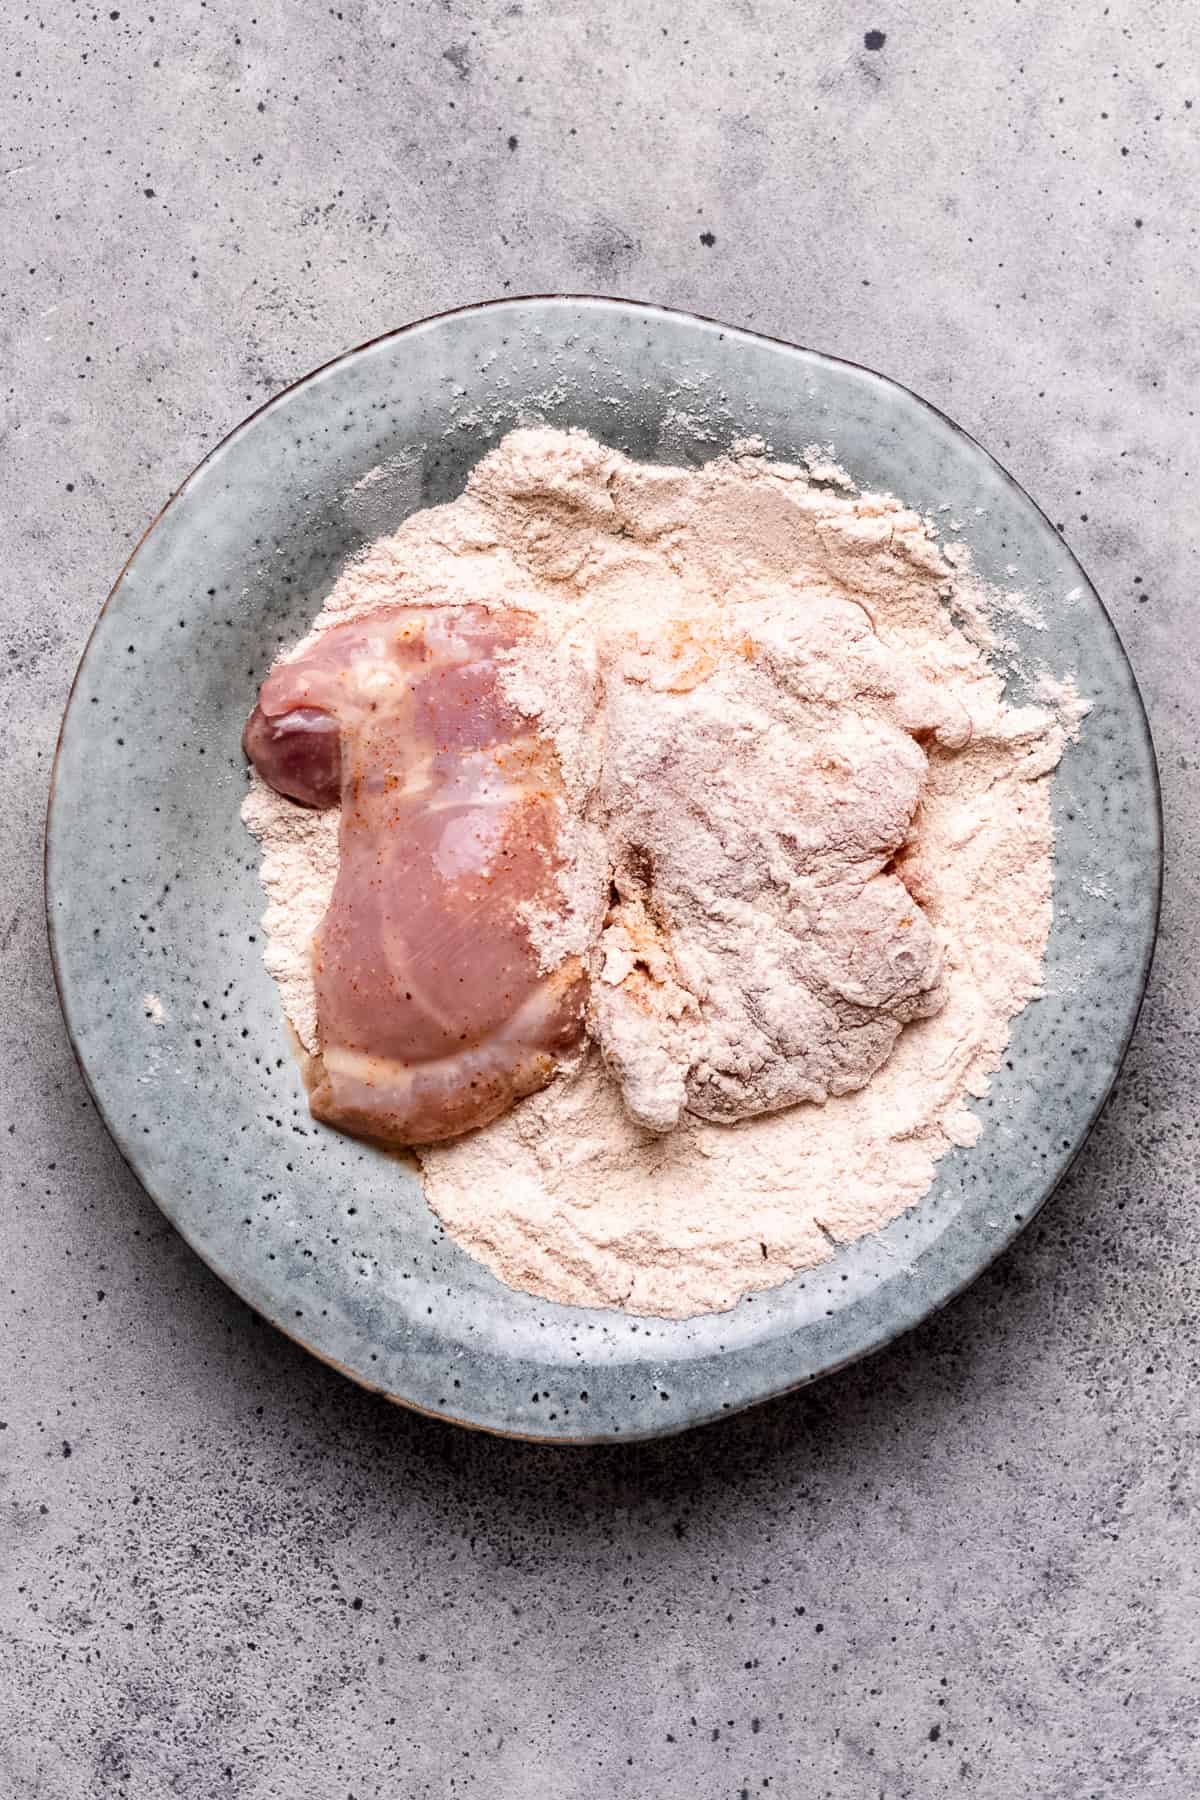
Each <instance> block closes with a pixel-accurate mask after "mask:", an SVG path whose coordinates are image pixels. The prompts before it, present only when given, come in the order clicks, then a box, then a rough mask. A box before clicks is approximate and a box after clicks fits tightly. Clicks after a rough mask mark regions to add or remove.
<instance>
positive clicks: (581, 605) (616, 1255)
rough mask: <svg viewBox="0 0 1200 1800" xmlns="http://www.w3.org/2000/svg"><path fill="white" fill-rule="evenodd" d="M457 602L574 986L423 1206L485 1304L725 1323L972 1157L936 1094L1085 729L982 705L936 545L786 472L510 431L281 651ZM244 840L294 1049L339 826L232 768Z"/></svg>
mask: <svg viewBox="0 0 1200 1800" xmlns="http://www.w3.org/2000/svg"><path fill="white" fill-rule="evenodd" d="M471 602H473V603H478V604H482V605H484V606H487V607H493V608H495V607H513V608H517V609H519V610H521V611H522V612H524V613H527V614H528V613H532V614H534V615H536V617H537V618H538V619H539V620H540V623H541V626H542V630H541V631H540V632H537V633H534V634H531V635H530V636H529V637H528V639H527V640H522V642H521V643H520V645H519V646H518V647H516V648H514V649H513V650H512V651H511V652H508V653H506V655H505V659H504V665H505V666H504V670H503V683H504V687H505V691H506V693H507V695H508V697H509V699H510V700H511V701H512V702H513V703H514V704H515V705H516V706H517V707H518V708H519V710H520V711H521V712H522V713H524V714H525V715H526V716H528V717H529V718H530V719H531V720H532V721H534V722H535V724H536V728H537V730H538V731H539V732H540V733H542V734H543V735H544V736H545V737H548V738H550V739H552V740H553V743H554V745H555V748H556V750H557V753H558V758H559V762H560V764H561V769H562V776H563V785H564V792H565V795H566V802H565V804H566V808H567V812H568V817H567V819H566V821H565V827H564V841H565V843H566V844H567V847H568V854H567V856H566V859H565V860H566V864H567V867H566V869H565V872H564V874H563V876H562V888H563V891H562V897H561V905H555V906H546V907H543V908H542V910H541V911H540V913H539V914H538V915H537V916H531V917H530V918H529V921H528V923H529V927H530V932H531V936H532V939H533V942H534V944H535V946H536V947H537V950H538V953H539V956H540V958H541V960H542V962H543V965H544V966H545V968H546V969H552V968H553V967H554V966H555V965H556V964H559V963H561V961H562V959H563V958H564V957H567V956H581V957H583V958H584V959H585V961H586V963H587V965H588V967H589V968H590V970H591V977H592V981H591V1001H590V1005H589V1013H588V1042H587V1046H586V1048H585V1050H584V1051H583V1052H582V1054H581V1055H580V1056H579V1057H578V1058H577V1059H576V1061H575V1062H574V1064H573V1065H572V1066H571V1067H569V1068H568V1069H566V1070H565V1071H564V1072H563V1073H562V1074H560V1075H559V1076H558V1077H556V1079H555V1080H553V1081H552V1082H551V1084H550V1085H549V1086H548V1087H546V1088H545V1089H543V1090H542V1091H541V1092H540V1093H537V1094H534V1095H532V1096H531V1097H530V1098H528V1099H526V1100H523V1101H521V1102H520V1103H518V1104H517V1105H516V1106H515V1107H514V1108H513V1109H512V1110H511V1111H510V1112H508V1113H507V1114H505V1115H504V1116H502V1117H501V1118H500V1119H498V1120H496V1121H495V1122H494V1123H493V1124H491V1125H488V1126H485V1127H484V1128H483V1129H482V1130H478V1131H475V1132H472V1133H470V1134H469V1135H467V1136H465V1137H462V1138H459V1139H455V1140H451V1141H449V1142H445V1143H441V1144H438V1145H435V1146H429V1147H426V1148H424V1149H422V1150H420V1152H419V1156H420V1162H421V1167H422V1171H423V1175H424V1183H425V1192H426V1195H427V1197H428V1200H429V1203H430V1205H431V1206H432V1207H433V1208H434V1210H435V1211H436V1212H437V1213H438V1215H439V1216H440V1218H441V1219H442V1220H443V1221H444V1223H445V1225H446V1228H447V1229H448V1230H449V1231H450V1233H451V1234H452V1235H453V1236H454V1237H455V1238H456V1239H457V1240H458V1241H459V1242H460V1243H461V1244H463V1245H464V1246H465V1247H466V1248H467V1249H468V1250H470V1251H471V1252H472V1253H473V1254H474V1255H476V1256H478V1257H479V1258H481V1260H483V1261H484V1262H485V1263H487V1264H488V1265H489V1267H491V1268H492V1269H493V1270H494V1271H495V1272H496V1274H497V1275H499V1276H500V1277H501V1278H502V1279H503V1280H504V1281H506V1282H509V1283H510V1284H511V1285H513V1286H516V1287H521V1288H526V1289H529V1290H530V1291H532V1292H535V1293H538V1294H543V1295H545V1296H547V1297H548V1298H551V1299H555V1300H562V1301H568V1302H573V1303H576V1304H582V1305H594V1306H622V1307H625V1308H626V1309H628V1310H629V1311H632V1312H637V1313H649V1314H658V1315H663V1316H687V1315H689V1314H693V1313H698V1312H705V1311H710V1310H717V1309H721V1308H724V1307H728V1306H731V1305H732V1304H733V1303H734V1302H735V1301H736V1300H737V1299H738V1298H739V1297H740V1296H741V1295H743V1294H745V1293H747V1292H749V1291H751V1290H753V1289H757V1288H765V1287H770V1286H772V1285H774V1284H775V1283H777V1282H780V1281H783V1280H784V1279H786V1278H787V1276H789V1275H791V1274H793V1273H794V1272H795V1271H797V1270H799V1269H805V1268H810V1267H812V1266H813V1265H814V1264H817V1263H819V1262H822V1261H824V1260H825V1259H826V1258H827V1257H829V1256H830V1255H831V1254H832V1250H833V1248H834V1247H835V1246H836V1245H837V1244H838V1243H842V1242H846V1241H849V1240H851V1239H853V1238H856V1237H861V1236H862V1235H863V1233H865V1232H868V1231H871V1230H874V1229H876V1228H878V1227H879V1226H881V1225H883V1224H885V1223H886V1222H887V1221H888V1220H890V1219H892V1218H894V1217H896V1215H897V1214H898V1213H900V1212H902V1211H903V1210H904V1209H905V1208H906V1207H909V1206H911V1205H913V1204H914V1203H915V1202H916V1201H918V1200H919V1199H920V1198H921V1196H922V1195H923V1194H924V1193H925V1191H926V1189H927V1188H928V1187H929V1184H930V1182H931V1180H932V1178H933V1173H934V1168H935V1165H936V1163H937V1160H938V1158H939V1157H940V1156H941V1155H942V1154H943V1153H944V1152H945V1151H946V1150H947V1149H948V1148H949V1147H950V1146H951V1145H952V1144H964V1145H965V1144H970V1143H973V1142H974V1140H975V1138H976V1137H977V1135H978V1133H979V1130H980V1123H979V1120H978V1118H977V1117H976V1116H975V1114H973V1113H972V1112H971V1110H970V1108H969V1106H968V1104H967V1102H968V1101H969V1100H970V1099H971V1098H972V1097H977V1096H979V1095H981V1094H982V1093H984V1092H985V1091H986V1088H987V1082H988V1076H989V1074H990V1073H991V1072H992V1071H993V1070H994V1069H996V1068H997V1067H998V1065H999V1063H1000V1060H1001V1058H1002V1056H1003V1053H1004V1049H1005V1046H1006V1044H1007V1041H1008V1036H1009V1030H1010V1025H1011V1021H1012V1019H1013V1017H1014V1016H1015V1015H1016V1014H1017V1013H1018V1012H1020V1011H1021V1009H1022V1008H1023V1007H1024V1005H1025V1004H1026V1002H1027V1001H1029V1000H1030V999H1032V998H1034V997H1035V996H1036V995H1037V993H1038V992H1039V985H1040V979H1041V962H1042V955H1043V952H1044V949H1045V945H1046V938H1047V933H1048V931H1049V926H1050V892H1051V850H1052V831H1051V823H1050V809H1049V781H1050V775H1051V772H1052V771H1053V769H1054V767H1055V765H1056V763H1057V761H1058V759H1059V756H1060V754H1061V751H1062V747H1063V742H1064V738H1065V736H1066V734H1067V733H1068V732H1069V731H1072V730H1074V729H1075V728H1076V727H1077V725H1078V721H1079V718H1080V717H1081V716H1082V713H1083V712H1084V711H1085V710H1086V708H1085V707H1084V706H1083V704H1082V703H1081V702H1080V701H1079V699H1078V696H1077V695H1076V694H1075V693H1074V691H1073V689H1072V687H1071V685H1070V684H1069V683H1066V684H1063V683H1058V684H1049V683H1047V684H1044V685H1043V687H1042V689H1041V690H1039V691H1040V692H1042V693H1044V694H1046V695H1047V697H1048V699H1047V705H1046V706H1045V707H1032V706H1021V707H1017V706H1012V705H1009V704H1006V702H1005V699H1004V693H1003V681H1002V679H1001V677H1000V676H999V675H998V674H997V673H996V672H995V671H994V670H993V669H992V667H991V666H990V664H989V662H988V660H987V657H986V654H985V653H986V650H987V648H988V646H989V645H990V644H992V643H994V641H995V640H994V637H993V634H992V627H991V625H990V624H989V618H990V616H991V615H992V613H993V612H994V610H995V606H996V602H994V601H993V600H990V599H989V597H988V596H987V595H986V594H985V593H984V592H983V591H982V589H981V588H980V587H979V586H978V584H977V583H975V582H974V581H973V579H972V577H971V575H970V571H969V567H968V565H967V563H966V560H965V558H964V557H963V556H962V554H961V553H956V552H955V550H954V548H953V547H950V548H949V549H948V550H947V551H943V550H942V548H940V547H939V544H938V543H937V541H936V539H935V537H934V535H933V532H932V529H931V527H930V526H929V525H928V523H927V522H926V521H925V520H923V519H922V518H921V517H920V516H919V515H918V514H917V513H915V512H912V511H910V510H908V509H907V508H905V507H904V506H903V505H901V504H900V503H899V502H898V501H896V500H894V499H891V498H889V497H886V496H880V495H873V494H859V493H856V492H855V491H854V490H853V488H852V487H851V485H850V483H849V482H848V480H847V479H846V478H845V477H844V476H843V475H842V474H841V471H839V470H838V469H836V467H834V466H832V465H831V464H829V463H828V462H819V461H818V459H817V458H816V456H815V455H814V456H813V457H810V459H809V462H808V465H807V466H806V467H795V466H785V465H781V464H772V463H770V462H768V461H767V460H766V459H765V457H764V456H763V455H762V454H761V453H759V452H758V451H757V450H756V448H755V446H753V445H740V446H734V449H733V450H732V451H731V452H730V453H729V454H728V455H726V456H724V457H720V458H718V459H717V460H716V461H714V462H712V463H709V464H708V465H707V466H706V467H704V468H702V469H696V470H684V469H672V468H660V467H652V466H646V465H642V464H638V463H635V462H632V461H630V460H629V459H628V458H627V457H625V456H623V455H621V454H620V453H618V452H616V451H612V450H609V449H606V448H604V447H603V446H602V445H600V444H598V443H596V442H595V441H594V440H593V439H591V438H589V437H587V436H586V435H584V434H583V433H581V432H560V431H553V430H549V429H534V430H524V431H517V432H514V433H512V434H511V435H510V436H509V437H507V438H506V439H505V440H504V441H503V443H502V444H501V445H500V446H499V448H498V449H496V450H495V451H493V452H492V453H491V454H490V455H489V456H487V457H486V458H484V460H483V461H482V462H481V463H480V464H479V465H478V466H477V468H476V469H475V470H474V472H473V473H472V476H471V478H470V481H469V482H468V485H467V490H466V492H465V494H464V495H463V496H462V497H461V498H460V499H459V500H457V501H455V502H454V503H453V504H452V505H449V506H443V507H437V508H433V509H430V510H428V511H426V512H422V513H418V514H416V515H415V516H413V517H412V518H410V519H409V520H407V521H406V523H405V524H404V525H403V526H402V528H401V529H400V530H399V531H398V532H397V533H396V534H395V535H394V536H393V537H390V538H385V539H382V540H381V541H380V542H378V543H376V544H374V545H373V546H372V547H371V548H370V549H369V550H368V551H367V552H366V553H365V554H364V555H363V556H362V557H361V558H360V559H359V560H357V561H356V562H354V563H353V564H351V565H350V567H349V568H348V569H347V570H346V571H345V573H344V574H343V575H342V577H341V579H340V580H339V582H338V583H337V585H336V587H335V588H334V590H333V593H332V594H331V595H330V597H329V600H328V602H327V604H326V606H325V609H324V611H323V612H322V614H321V617H320V618H319V619H318V620H317V622H316V625H315V626H314V629H313V633H311V634H310V636H309V637H308V638H307V639H306V640H305V643H306V644H311V643H312V641H313V639H314V637H315V636H318V635H320V633H322V632H323V631H324V630H326V629H328V628H329V627H330V626H331V625H334V624H338V623H341V622H343V621H346V620H348V619H350V618H353V617H355V616H357V615H361V614H363V613H366V612H370V611H373V610H374V609H376V608H378V607H381V606H385V605H387V606H396V605H404V604H412V605H425V606H428V605H430V604H434V605H436V604H439V603H440V604H466V603H471ZM1000 604H1003V602H1001V603H1000ZM244 817H245V819H246V821H247V823H248V824H249V826H250V828H251V830H252V831H254V832H255V834H256V835H257V836H258V837H259V839H260V840H261V843H262V847H263V863H262V878H263V883H264V886H265V888H266V890H267V895H268V898H269V901H270V904H269V906H268V909H267V912H266V914H265V918H264V924H265V926H266V931H267V935H268V948H267V952H266V957H267V965H268V967H269V968H270V970H271V972H272V973H273V974H274V976H275V977H276V980H277V981H278V983H279V987H280V990H281V994H282V998H283V1003H284V1007H285V1010H286V1012H287V1014H288V1017H289V1019H290V1020H291V1022H292V1024H293V1026H294V1028H295V1031H296V1034H297V1036H298V1037H299V1039H300V1041H301V1043H302V1044H303V1045H304V1046H305V1047H306V1048H307V1049H308V1050H310V1051H311V1050H315V1048H316V1017H315V1007H314V998H313V986H312V975H311V956H310V943H311V938H312V934H313V931H314V929H315V928H316V926H317V924H318V923H319V921H320V919H321V918H322V916H323V914H324V912H325V909H326V907H327V905H328V903H329V897H330V893H331V891H332V885H333V880H334V877H335V875H336V872H337V858H338V847H337V823H338V821H337V813H336V810H331V811H328V812H310V811H306V810H304V809H303V808H301V807H298V806H296V805H294V804H293V803H292V802H290V801H288V800H286V799H283V798H281V797H280V796H279V795H277V794H276V793H274V792H273V791H272V790H271V789H269V788H267V787H266V786H264V785H263V784H262V783H261V782H259V781H258V780H257V779H256V780H255V781H254V783H253V786H252V788H251V792H250V794H249V796H248V798H247V801H246V804H245V808H244Z"/></svg>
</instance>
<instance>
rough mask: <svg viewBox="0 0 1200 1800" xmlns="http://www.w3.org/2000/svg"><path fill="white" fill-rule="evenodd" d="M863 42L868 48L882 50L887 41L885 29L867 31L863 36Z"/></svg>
mask: <svg viewBox="0 0 1200 1800" xmlns="http://www.w3.org/2000/svg"><path fill="white" fill-rule="evenodd" d="M863 43H864V44H865V45H866V47H867V49H868V50H882V49H883V46H884V45H885V44H886V43H887V32H886V31H868V32H866V33H865V34H864V36H863Z"/></svg>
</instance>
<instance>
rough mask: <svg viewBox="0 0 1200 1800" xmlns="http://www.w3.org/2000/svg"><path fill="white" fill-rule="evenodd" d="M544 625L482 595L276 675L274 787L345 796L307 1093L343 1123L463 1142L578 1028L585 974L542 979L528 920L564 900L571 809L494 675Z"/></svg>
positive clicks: (330, 645) (399, 1135) (264, 740)
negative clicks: (563, 842)
mask: <svg viewBox="0 0 1200 1800" xmlns="http://www.w3.org/2000/svg"><path fill="white" fill-rule="evenodd" d="M532 629H533V627H532V621H530V620H529V619H528V618H526V617H524V616H522V615H517V614H514V613H512V612H505V613H502V614H499V613H496V614H494V613H490V612H488V611H487V610H486V609H485V608H483V607H479V606H466V607H459V608H454V607H432V608H429V609H423V610H415V609H411V608H406V607H389V608H386V609H382V610H380V611H378V612H375V613H372V614H370V615H369V616H368V617H366V618H363V619H358V620H355V621H353V622H352V623H350V624H346V625H339V626H335V627H334V628H333V629H332V630H330V631H328V632H326V633H325V635H324V636H323V637H321V638H320V639H319V640H318V641H317V642H316V643H315V644H314V645H313V646H312V648H311V649H309V650H308V651H306V652H305V653H304V655H302V656H301V657H299V658H298V659H297V660H296V661H293V662H287V663H282V664H280V665H279V667H277V668H276V669H274V670H273V671H272V673H271V674H270V675H269V676H268V677H267V679H266V681H265V682H264V683H263V686H262V691H261V693H260V695H259V701H258V705H257V706H256V707H255V709H254V711H253V713H252V714H251V715H250V719H249V721H248V723H247V725H246V731H245V737H244V744H245V749H246V754H247V755H248V756H249V757H250V759H251V760H252V761H253V763H254V765H255V767H256V768H257V770H258V772H259V774H260V775H261V776H262V778H263V779H264V781H267V782H268V783H269V784H270V785H271V786H272V787H274V788H276V789H277V790H278V792H280V793H281V794H286V795H288V796H290V797H291V798H292V799H295V800H298V801H300V802H302V803H304V804H306V805H310V806H321V807H323V806H330V805H334V804H336V803H337V801H338V800H339V798H340V801H341V809H342V812H341V825H340V832H339V849H340V865H339V870H338V877H337V884H336V886H335V888H334V893H333V899H332V901H331V903H330V906H329V910H328V912H327V913H326V915H325V918H324V920H323V921H322V923H321V926H320V928H319V930H318V932H317V934H316V937H315V939H314V942H313V969H314V975H315V985H316V994H317V1021H318V1033H319V1039H320V1054H319V1056H318V1057H317V1058H316V1059H315V1064H314V1068H313V1071H312V1080H311V1091H310V1105H311V1108H312V1112H313V1114H314V1116H315V1117H317V1118H319V1119H323V1120H324V1121H325V1122H326V1123H328V1124H331V1125H336V1126H339V1127H340V1128H341V1129H342V1130H344V1131H350V1132H354V1133H356V1134H358V1135H361V1136H366V1137H372V1138H377V1139H380V1140H381V1141H383V1142H385V1143H390V1144H412V1143H425V1142H431V1141H434V1140H436V1139H439V1138H448V1137H454V1136H457V1135H458V1134H459V1133H460V1132H464V1131H469V1130H471V1129H472V1128H473V1127H475V1126H478V1125H484V1124H486V1123H487V1122H488V1120H490V1119H494V1118H495V1117H496V1116H497V1115H498V1114H499V1113H501V1112H503V1111H505V1109H506V1108H507V1107H509V1106H510V1105H511V1104H512V1103H513V1101H514V1100H516V1099H518V1098H519V1097H520V1096H521V1095H523V1094H528V1093H531V1092H533V1090H534V1089H535V1088H539V1087H543V1086H544V1085H545V1084H546V1082H547V1081H549V1080H550V1078H551V1076H552V1075H553V1074H554V1072H555V1069H556V1067H557V1066H558V1062H559V1060H560V1059H561V1058H562V1057H563V1056H564V1055H565V1054H567V1053H568V1052H570V1051H571V1050H572V1049H573V1048H574V1047H575V1046H576V1045H577V1044H578V1043H579V1041H580V1039H581V1037H582V1034H583V1013H584V1002H585V998H586V982H585V977H584V973H583V970H582V967H581V965H580V964H579V962H578V960H577V959H575V958H569V959H567V960H566V961H564V962H563V963H561V964H560V965H559V967H558V968H556V969H554V970H552V971H551V972H550V973H549V974H547V973H545V972H543V971H542V970H541V969H540V967H539V965H538V960H537V957H536V955H535V953H534V950H533V948H532V946H531V944H530V940H529V931H528V927H527V924H526V915H527V912H528V911H530V910H533V909H544V908H546V907H554V906H559V905H561V904H562V896H561V893H560V891H559V886H558V880H557V877H558V874H559V870H560V867H561V862H560V854H559V833H560V830H561V825H562V818H563V810H564V802H563V789H562V779H561V774H560V770H559V764H558V758H557V755H556V752H555V750H554V748H553V746H552V745H551V744H549V743H547V742H546V741H545V740H544V739H543V738H540V737H539V736H537V735H536V733H535V732H534V731H533V729H532V727H531V726H530V724H529V722H528V720H526V719H523V718H522V717H521V715H520V714H519V713H518V712H516V710H515V709H514V708H513V707H512V706H511V705H510V704H509V703H508V702H507V701H506V700H505V698H504V696H503V694H502V692H501V690H500V687H499V684H498V681H497V665H496V657H497V655H498V654H499V653H501V652H503V651H504V650H506V649H510V648H512V647H513V646H514V645H516V644H517V643H519V642H520V641H521V640H522V639H523V638H525V637H527V636H528V634H529V632H530V631H531V630H532Z"/></svg>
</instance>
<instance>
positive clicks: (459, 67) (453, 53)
mask: <svg viewBox="0 0 1200 1800" xmlns="http://www.w3.org/2000/svg"><path fill="white" fill-rule="evenodd" d="M442 60H443V61H444V62H448V63H449V64H450V67H451V68H452V69H453V70H454V72H455V74H456V75H457V76H458V79H459V80H460V81H465V80H466V79H467V77H468V75H469V74H470V73H471V55H470V51H469V49H468V47H467V45H466V44H448V45H447V46H446V48H445V49H444V50H443V51H442Z"/></svg>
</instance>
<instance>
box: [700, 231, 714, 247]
mask: <svg viewBox="0 0 1200 1800" xmlns="http://www.w3.org/2000/svg"><path fill="white" fill-rule="evenodd" d="M716 241H717V240H716V236H715V234H714V233H713V232H711V231H702V232H701V233H700V242H701V243H702V244H703V245H704V247H705V249H706V250H711V249H712V247H713V245H714V244H715V243H716Z"/></svg>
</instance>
